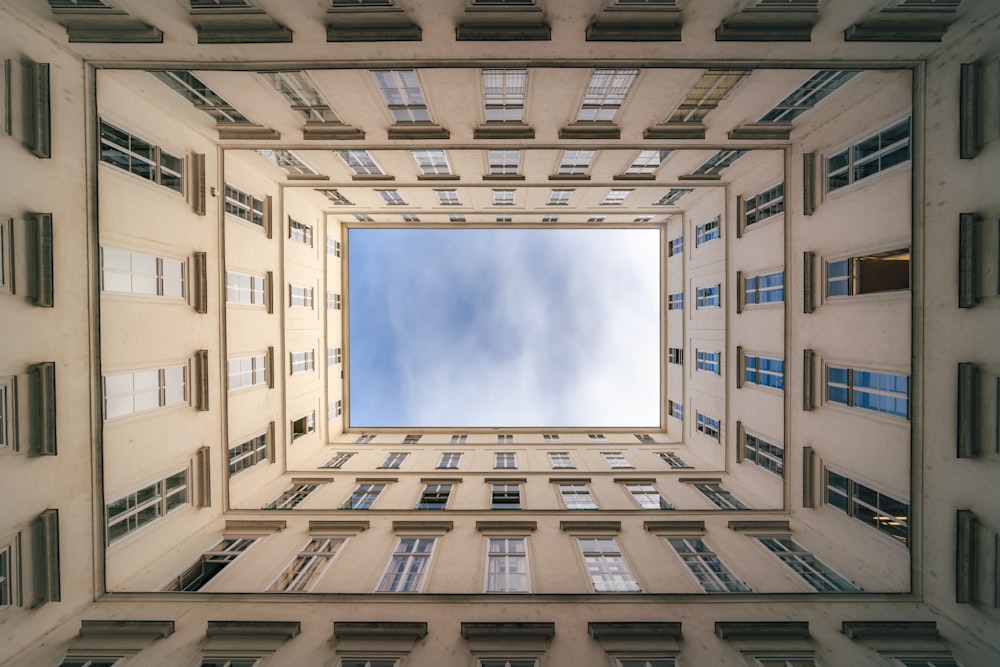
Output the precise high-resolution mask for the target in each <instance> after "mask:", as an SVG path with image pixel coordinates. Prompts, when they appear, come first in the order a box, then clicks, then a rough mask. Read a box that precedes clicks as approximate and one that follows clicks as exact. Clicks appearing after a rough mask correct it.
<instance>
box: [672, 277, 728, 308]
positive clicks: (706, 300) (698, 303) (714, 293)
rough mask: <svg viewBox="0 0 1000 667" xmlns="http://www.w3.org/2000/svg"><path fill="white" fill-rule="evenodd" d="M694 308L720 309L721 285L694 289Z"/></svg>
mask: <svg viewBox="0 0 1000 667" xmlns="http://www.w3.org/2000/svg"><path fill="white" fill-rule="evenodd" d="M671 296H673V295H671ZM694 308H695V310H702V309H704V308H722V283H716V284H714V285H709V286H708V287H695V302H694Z"/></svg>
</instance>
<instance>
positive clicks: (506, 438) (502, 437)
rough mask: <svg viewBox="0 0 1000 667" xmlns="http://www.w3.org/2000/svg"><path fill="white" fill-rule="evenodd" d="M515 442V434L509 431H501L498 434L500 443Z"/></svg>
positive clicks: (498, 442) (508, 443)
mask: <svg viewBox="0 0 1000 667" xmlns="http://www.w3.org/2000/svg"><path fill="white" fill-rule="evenodd" d="M513 442H514V436H513V435H511V434H509V433H501V434H499V435H497V444H498V445H510V444H512V443H513Z"/></svg>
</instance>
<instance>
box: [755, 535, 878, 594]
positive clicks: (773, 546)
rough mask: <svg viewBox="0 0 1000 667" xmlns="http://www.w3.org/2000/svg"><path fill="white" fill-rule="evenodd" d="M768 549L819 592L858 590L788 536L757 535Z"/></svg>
mask: <svg viewBox="0 0 1000 667" xmlns="http://www.w3.org/2000/svg"><path fill="white" fill-rule="evenodd" d="M757 540H758V541H759V542H760V543H761V544H763V545H764V546H765V547H766V548H767V550H768V551H770V552H771V553H773V554H774V555H775V556H777V557H778V559H779V560H780V561H781V562H782V563H784V564H785V565H787V566H788V567H789V568H791V570H792V571H793V572H795V574H797V575H799V576H800V577H802V578H803V579H805V580H806V582H807V583H808V584H809V585H810V586H812V587H813V588H814V589H816V590H817V591H819V592H821V593H826V592H836V591H858V590H861V589H860V588H859V587H858V586H857V585H855V584H854V583H852V582H850V581H848V580H847V579H845V578H844V577H842V576H840V575H839V574H837V573H836V572H834V571H833V570H832V569H830V566H828V565H827V564H826V563H824V562H823V561H821V560H820V559H818V558H816V557H815V556H813V555H812V554H811V553H809V552H808V551H806V550H805V549H804V548H803V547H801V546H800V545H799V544H798V542H796V541H795V540H793V539H792V538H790V537H758V538H757Z"/></svg>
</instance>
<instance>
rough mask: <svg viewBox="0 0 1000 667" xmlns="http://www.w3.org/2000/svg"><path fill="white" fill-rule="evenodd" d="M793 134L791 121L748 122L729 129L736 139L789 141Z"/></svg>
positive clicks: (730, 135) (732, 136)
mask: <svg viewBox="0 0 1000 667" xmlns="http://www.w3.org/2000/svg"><path fill="white" fill-rule="evenodd" d="M791 135H792V124H791V123H748V124H746V125H741V126H739V127H734V128H733V129H731V130H730V131H729V138H730V139H734V140H751V141H788V140H789V138H790V137H791Z"/></svg>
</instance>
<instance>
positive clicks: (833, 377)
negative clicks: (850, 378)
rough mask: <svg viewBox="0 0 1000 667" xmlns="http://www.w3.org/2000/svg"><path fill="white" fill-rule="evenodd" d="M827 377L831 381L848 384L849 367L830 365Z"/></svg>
mask: <svg viewBox="0 0 1000 667" xmlns="http://www.w3.org/2000/svg"><path fill="white" fill-rule="evenodd" d="M826 379H827V381H828V382H830V383H836V384H847V369H846V368H837V367H836V366H829V367H827V369H826Z"/></svg>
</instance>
